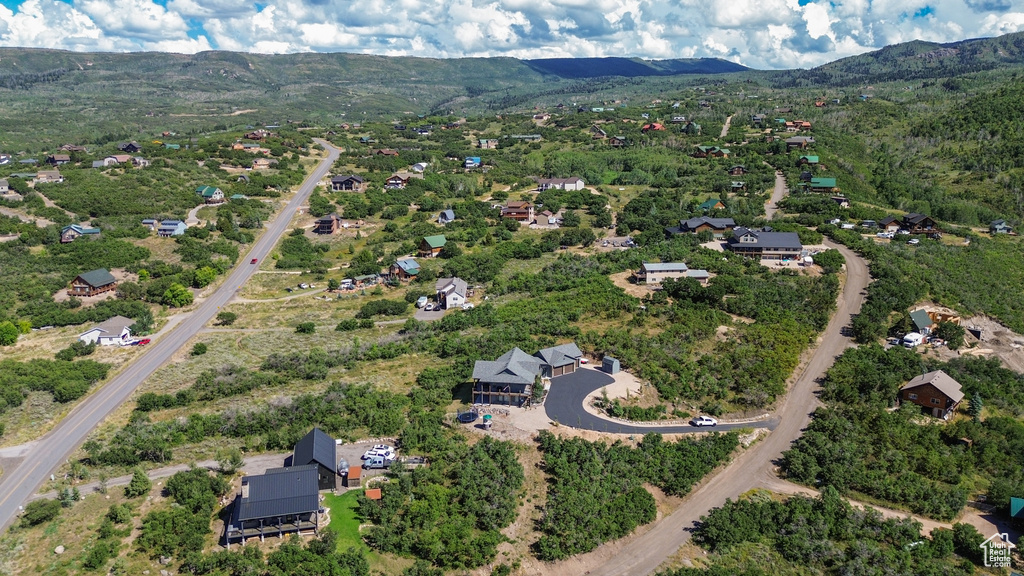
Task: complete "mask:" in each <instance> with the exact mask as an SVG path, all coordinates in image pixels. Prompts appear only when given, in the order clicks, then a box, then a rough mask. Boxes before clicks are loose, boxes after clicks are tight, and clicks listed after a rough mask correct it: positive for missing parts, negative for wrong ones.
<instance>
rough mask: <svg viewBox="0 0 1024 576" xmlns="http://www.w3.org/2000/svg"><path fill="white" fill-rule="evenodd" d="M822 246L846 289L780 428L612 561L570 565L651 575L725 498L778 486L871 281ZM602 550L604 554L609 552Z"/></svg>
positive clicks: (850, 258) (786, 403)
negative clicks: (781, 466) (839, 265)
mask: <svg viewBox="0 0 1024 576" xmlns="http://www.w3.org/2000/svg"><path fill="white" fill-rule="evenodd" d="M825 244H826V245H827V246H828V247H830V248H837V249H838V250H839V251H840V252H842V254H843V256H844V257H845V258H846V265H847V278H846V285H845V286H844V288H843V292H842V294H841V295H840V297H839V302H838V307H837V310H836V313H835V315H834V316H833V317H832V321H831V322H829V324H828V327H827V328H826V329H825V333H824V334H823V335H822V336H821V342H820V344H819V345H818V348H817V349H816V350H815V351H814V352H813V354H812V356H811V357H810V359H809V360H808V363H807V365H806V366H805V367H804V370H803V372H801V373H800V375H799V377H798V378H797V380H796V382H795V383H794V384H793V387H792V388H791V389H790V391H789V394H788V395H787V396H786V398H785V399H784V400H782V405H781V406H780V407H779V410H778V411H777V412H776V416H777V417H778V418H779V424H778V426H777V427H776V428H775V430H774V431H772V433H771V434H769V435H768V436H767V437H766V438H765V439H763V440H761V441H760V442H758V443H756V444H754V445H753V446H751V448H749V449H747V450H746V451H744V452H743V453H741V454H740V456H739V457H738V458H736V459H735V460H733V461H732V462H730V463H729V464H728V465H727V466H726V467H725V468H723V469H721V470H719V471H718V473H716V474H715V475H714V476H712V477H709V478H707V479H706V480H705V481H704V482H703V483H702V484H701V485H700V486H699V487H698V488H697V489H696V490H695V491H694V492H693V493H691V494H690V495H689V496H687V498H686V501H685V502H683V504H682V505H681V506H680V507H679V508H677V509H676V510H675V512H673V513H672V514H670V515H668V516H665V517H664V518H662V519H661V520H659V521H658V522H657V523H655V524H654V525H653V526H652V527H651V530H650V531H648V532H647V533H646V534H644V535H643V536H642V537H640V538H633V539H630V540H628V541H626V542H625V543H624V544H623V545H622V546H621V547H619V548H618V549H616V550H615V553H614V556H613V557H611V558H610V559H609V558H607V556H606V555H604V556H597V555H596V554H595V556H594V557H593V558H592V559H588V558H586V556H587V555H584V557H580V558H577V559H576V560H575V561H574V564H573V566H574V567H578V566H580V565H585V566H588V567H591V566H592V567H591V568H589V572H588V574H590V576H623V575H631V576H641V575H646V574H651V573H653V572H654V571H655V570H657V568H658V566H659V565H660V564H661V563H662V562H664V561H665V560H666V559H668V558H669V557H670V556H671V555H672V554H674V553H675V552H676V550H678V549H679V547H680V546H682V545H683V544H684V543H686V541H687V540H689V539H690V530H691V529H692V528H693V527H694V525H695V524H696V522H697V521H698V520H700V517H701V516H703V515H706V514H707V513H708V512H710V511H711V509H712V508H714V507H717V506H721V505H722V504H724V503H725V500H726V499H727V498H732V499H736V497H738V496H739V495H740V494H743V493H744V492H747V491H749V490H751V489H753V488H760V487H767V486H770V485H771V484H772V482H773V481H775V482H777V479H776V474H775V467H776V463H777V461H778V460H779V458H781V456H782V452H783V451H784V450H787V449H789V446H790V444H791V443H792V442H793V440H796V439H797V438H798V437H799V436H800V434H801V432H802V431H803V429H804V428H805V427H806V426H807V424H808V423H809V422H810V420H811V413H812V412H814V409H815V408H817V407H818V405H819V404H818V398H817V395H816V392H817V390H818V384H817V381H818V380H819V379H820V378H821V377H822V376H824V374H825V371H826V370H828V369H829V367H831V366H832V363H833V362H834V360H835V358H836V356H839V355H840V354H842V353H843V351H844V350H846V348H848V347H851V346H853V342H852V341H851V340H850V339H849V338H848V337H846V336H844V335H843V330H842V329H843V328H844V327H845V326H848V325H849V323H850V320H851V317H852V316H853V315H855V314H857V313H858V312H859V311H860V307H861V305H862V304H863V303H864V291H865V288H867V285H868V282H869V281H870V276H869V274H868V268H867V264H866V263H865V262H864V260H862V259H861V258H859V257H858V256H857V255H856V254H854V253H853V251H851V250H849V249H847V248H846V247H844V246H837V245H835V244H833V243H831V242H826V243H825ZM612 546H614V544H612ZM604 552H605V553H607V550H605V551H604ZM566 566H569V564H566ZM566 573H569V572H566Z"/></svg>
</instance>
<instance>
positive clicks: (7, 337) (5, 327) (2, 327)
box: [0, 320, 18, 346]
mask: <svg viewBox="0 0 1024 576" xmlns="http://www.w3.org/2000/svg"><path fill="white" fill-rule="evenodd" d="M17 341H18V327H17V326H15V325H14V323H13V322H11V321H10V320H4V321H3V322H0V346H10V345H11V344H14V343H15V342H17Z"/></svg>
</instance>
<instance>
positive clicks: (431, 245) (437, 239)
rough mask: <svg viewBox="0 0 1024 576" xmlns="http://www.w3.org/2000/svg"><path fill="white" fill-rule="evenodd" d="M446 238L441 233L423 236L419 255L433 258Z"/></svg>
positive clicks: (442, 247) (441, 247)
mask: <svg viewBox="0 0 1024 576" xmlns="http://www.w3.org/2000/svg"><path fill="white" fill-rule="evenodd" d="M447 243H448V239H446V238H445V237H444V235H443V234H438V235H435V236H424V237H423V240H421V241H420V249H419V255H420V256H421V257H423V258H433V257H435V256H437V255H439V254H440V253H441V250H443V249H444V245H445V244H447Z"/></svg>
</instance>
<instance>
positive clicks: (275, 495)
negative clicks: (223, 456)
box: [226, 464, 320, 545]
mask: <svg viewBox="0 0 1024 576" xmlns="http://www.w3.org/2000/svg"><path fill="white" fill-rule="evenodd" d="M319 510H320V490H319V488H318V486H317V466H316V465H313V464H311V465H308V466H291V467H288V468H273V469H270V470H267V471H266V472H265V473H263V474H261V475H259V476H246V477H244V478H242V489H241V492H239V494H238V496H237V497H236V498H235V503H234V506H233V507H232V510H231V521H230V522H229V523H228V525H227V529H226V537H227V542H228V545H230V543H231V541H232V540H235V539H239V540H244V539H245V538H250V537H253V536H259V537H260V540H263V538H264V537H265V536H277V535H283V534H286V533H288V532H299V531H303V530H312V531H313V532H317V531H318V530H319V528H320V522H319V515H318V513H317V512H318V511H319Z"/></svg>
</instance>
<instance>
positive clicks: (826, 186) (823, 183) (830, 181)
mask: <svg viewBox="0 0 1024 576" xmlns="http://www.w3.org/2000/svg"><path fill="white" fill-rule="evenodd" d="M808 187H809V188H810V189H811V192H835V191H836V179H835V178H811V181H810V183H809V184H808Z"/></svg>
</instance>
